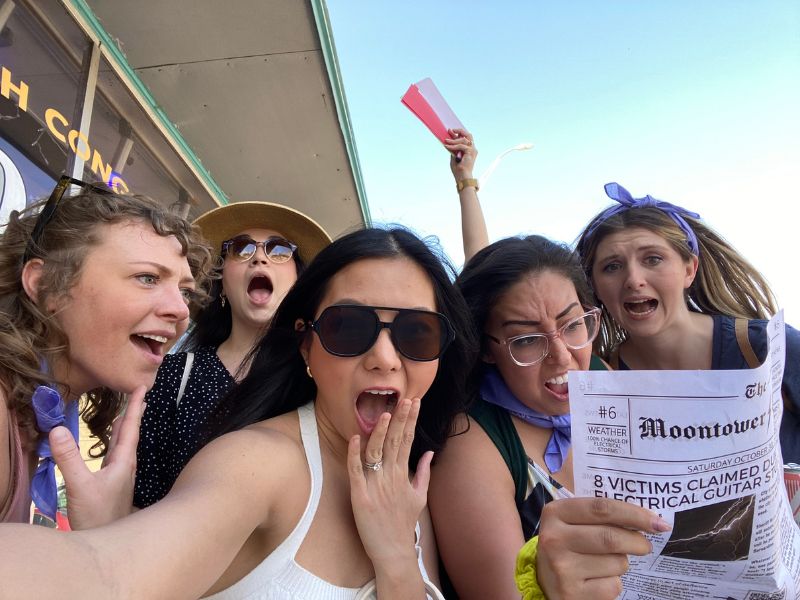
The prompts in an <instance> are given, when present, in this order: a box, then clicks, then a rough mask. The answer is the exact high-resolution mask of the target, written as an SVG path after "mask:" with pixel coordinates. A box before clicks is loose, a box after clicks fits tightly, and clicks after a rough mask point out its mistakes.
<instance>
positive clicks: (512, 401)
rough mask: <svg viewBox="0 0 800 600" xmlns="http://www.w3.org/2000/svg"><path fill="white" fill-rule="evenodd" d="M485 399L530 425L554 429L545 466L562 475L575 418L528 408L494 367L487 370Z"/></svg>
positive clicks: (482, 393)
mask: <svg viewBox="0 0 800 600" xmlns="http://www.w3.org/2000/svg"><path fill="white" fill-rule="evenodd" d="M481 397H482V398H483V399H484V400H486V401H487V402H491V403H492V404H496V405H497V406H499V407H501V408H505V409H506V410H507V411H508V412H510V413H511V414H512V415H514V416H517V417H519V418H520V419H522V420H523V421H525V422H526V423H530V424H531V425H536V426H537V427H542V428H544V429H552V430H553V433H552V435H551V436H550V441H548V442H547V448H546V449H545V451H544V464H545V465H547V468H548V469H550V472H551V473H558V472H559V471H560V470H561V465H562V464H563V463H564V459H565V458H566V457H567V453H568V452H569V446H570V443H571V435H572V418H571V417H570V416H569V415H557V416H555V417H551V416H548V415H543V414H542V413H539V412H536V411H535V410H533V409H532V408H530V407H529V406H526V405H525V404H523V403H522V402H520V401H519V399H518V398H517V397H516V396H515V395H514V393H513V392H512V391H511V390H510V389H508V386H507V385H506V382H505V381H503V378H502V377H501V375H500V373H499V372H498V370H497V369H496V368H494V367H490V368H488V369H486V373H484V375H483V379H481Z"/></svg>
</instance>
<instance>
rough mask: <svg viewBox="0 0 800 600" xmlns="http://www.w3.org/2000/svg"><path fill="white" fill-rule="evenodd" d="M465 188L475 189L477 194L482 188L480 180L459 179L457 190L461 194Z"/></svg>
mask: <svg viewBox="0 0 800 600" xmlns="http://www.w3.org/2000/svg"><path fill="white" fill-rule="evenodd" d="M465 187H474V188H475V191H476V192H477V191H478V190H479V189H480V188H479V187H478V180H477V179H469V178H468V179H459V180H458V181H456V189H457V190H458V191H459V192H460V191H461V190H463V189H464V188H465Z"/></svg>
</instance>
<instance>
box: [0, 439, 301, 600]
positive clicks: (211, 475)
mask: <svg viewBox="0 0 800 600" xmlns="http://www.w3.org/2000/svg"><path fill="white" fill-rule="evenodd" d="M264 456H270V457H271V460H270V461H269V462H270V464H269V468H265V465H264V460H263V458H264ZM278 457H279V458H278ZM306 471H307V466H306V465H305V461H304V458H303V456H302V450H300V451H299V452H298V451H297V450H294V449H293V448H292V442H291V441H290V440H288V438H285V436H282V435H280V434H278V433H274V432H269V431H267V432H265V431H263V430H258V431H255V430H245V431H239V432H236V433H232V434H229V435H226V436H224V437H222V438H220V439H219V440H216V441H215V442H213V443H212V444H210V445H209V446H208V447H206V448H205V449H204V450H202V451H201V452H200V453H198V454H197V456H195V458H194V459H192V461H191V462H190V463H189V465H188V466H187V468H186V469H185V470H184V472H183V473H182V474H181V476H180V477H179V478H178V481H177V482H176V483H175V486H174V487H173V489H172V491H171V492H170V493H169V494H168V495H167V497H166V498H164V500H162V501H161V502H158V503H156V504H154V505H153V506H151V507H149V508H147V509H145V510H142V511H139V512H137V513H135V514H132V515H130V516H129V517H125V518H123V519H120V520H119V521H116V522H115V523H112V524H110V525H107V526H105V527H101V528H98V529H91V530H87V531H80V532H73V533H63V532H55V531H52V530H46V529H44V528H40V527H31V526H15V525H0V581H2V582H3V583H2V589H3V593H4V594H5V595H7V597H12V598H17V597H36V598H46V597H53V598H54V597H89V598H123V599H124V598H198V597H200V596H201V595H202V594H203V593H204V592H206V590H208V588H209V587H210V586H211V585H212V584H213V583H214V582H215V581H216V580H217V578H218V577H219V576H220V575H221V574H222V573H223V572H224V571H225V569H226V568H227V567H228V565H229V564H230V562H231V561H232V560H233V558H234V557H235V556H236V554H237V553H238V551H239V550H240V548H241V547H242V545H243V544H244V542H245V541H246V540H247V538H248V536H249V535H250V534H251V533H252V532H253V531H254V530H255V529H256V528H257V527H259V526H261V525H262V524H263V523H264V522H265V520H266V519H267V518H268V516H269V514H270V509H271V508H272V506H273V504H274V502H275V499H276V498H277V497H278V495H279V492H281V491H282V490H285V489H287V488H288V487H290V486H291V481H292V479H293V478H294V479H295V480H296V478H297V474H298V473H303V472H306ZM43 556H44V557H47V568H44V569H43V568H39V567H37V560H38V558H37V557H43Z"/></svg>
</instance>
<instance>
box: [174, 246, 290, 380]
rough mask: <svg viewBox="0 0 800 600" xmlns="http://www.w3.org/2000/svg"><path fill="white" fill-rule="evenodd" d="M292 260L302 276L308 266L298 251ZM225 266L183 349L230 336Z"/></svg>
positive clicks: (205, 345)
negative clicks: (224, 288)
mask: <svg viewBox="0 0 800 600" xmlns="http://www.w3.org/2000/svg"><path fill="white" fill-rule="evenodd" d="M217 250H219V249H217ZM222 260H224V259H222ZM292 260H293V261H294V265H295V269H296V270H297V276H298V277H300V274H301V273H302V272H303V271H304V270H305V268H306V266H305V264H304V263H303V261H302V259H301V258H300V255H299V253H297V252H295V253H294V255H293V256H292ZM223 268H224V264H220V266H219V267H217V275H218V278H217V279H215V280H214V283H213V284H212V285H211V292H210V296H211V301H210V302H209V303H208V304H207V305H206V306H205V307H203V308H202V309H201V310H200V311H198V313H197V314H196V315H195V316H194V318H193V321H194V324H193V325H192V328H191V329H190V330H189V333H188V334H187V335H186V337H185V338H184V340H183V342H181V346H180V350H181V351H184V352H196V351H197V350H199V349H200V348H217V347H219V345H220V344H221V343H222V342H224V341H225V340H227V339H228V337H230V335H231V328H232V327H233V317H232V316H231V305H230V302H227V303H226V304H225V306H223V305H222V296H221V294H222V269H223ZM242 364H247V363H246V362H244V363H242Z"/></svg>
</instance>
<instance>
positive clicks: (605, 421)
mask: <svg viewBox="0 0 800 600" xmlns="http://www.w3.org/2000/svg"><path fill="white" fill-rule="evenodd" d="M767 331H768V333H769V339H770V345H769V355H768V358H767V360H766V361H765V362H764V364H762V365H761V366H760V367H758V368H757V369H745V370H739V371H618V372H614V373H611V372H597V371H592V372H588V371H587V372H573V373H570V406H571V414H572V441H573V449H574V450H573V452H574V469H575V488H576V489H575V492H576V495H578V496H593V497H607V498H615V499H618V500H624V501H626V502H632V503H634V504H639V505H641V506H644V507H646V508H649V509H651V510H653V511H655V512H657V513H658V514H660V515H661V516H662V517H663V518H664V519H665V520H666V521H667V522H668V523H670V524H671V525H672V531H669V532H666V533H663V534H655V535H648V539H649V540H650V541H651V542H652V545H653V551H652V552H651V553H650V554H649V555H647V556H643V557H636V556H631V557H629V558H630V569H629V570H628V573H626V574H625V575H624V576H623V578H622V581H623V589H624V591H623V593H622V595H621V596H620V598H621V599H623V600H630V599H634V598H635V599H636V600H651V599H652V600H655V599H669V600H683V599H685V600H694V599H695V598H722V599H725V600H783V599H788V600H792V599H796V598H800V529H799V528H798V526H797V525H796V524H795V522H794V519H793V518H792V512H791V509H790V507H789V501H788V497H787V493H786V489H785V487H784V483H783V460H782V458H781V451H780V443H779V439H778V430H779V427H780V420H781V415H782V411H783V400H782V397H781V380H782V377H783V365H784V360H785V330H784V323H783V313H782V312H781V313H779V314H778V315H776V316H775V317H774V318H773V319H772V320H771V321H770V323H769V325H768V329H767Z"/></svg>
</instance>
